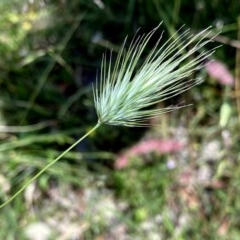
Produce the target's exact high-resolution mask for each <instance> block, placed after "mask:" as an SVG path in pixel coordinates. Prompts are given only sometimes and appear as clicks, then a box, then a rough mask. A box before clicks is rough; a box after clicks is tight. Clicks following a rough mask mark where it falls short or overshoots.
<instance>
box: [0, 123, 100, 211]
mask: <svg viewBox="0 0 240 240" xmlns="http://www.w3.org/2000/svg"><path fill="white" fill-rule="evenodd" d="M100 125H101V123H99V122H98V123H97V124H96V125H95V126H94V127H93V128H92V129H91V130H90V131H88V132H87V133H86V134H85V135H84V136H82V137H81V138H79V139H78V140H77V141H76V142H75V143H73V144H72V145H71V146H70V147H69V148H68V149H66V150H65V151H64V152H63V153H61V154H60V155H59V156H58V157H57V158H55V159H54V160H53V161H52V162H50V163H49V164H47V165H46V166H45V167H44V168H43V169H41V170H40V171H39V172H38V173H37V174H36V175H35V176H34V177H32V178H31V179H30V180H28V181H27V182H26V183H25V184H24V185H23V186H22V187H21V188H20V189H19V190H18V191H17V192H16V193H15V194H14V195H12V196H11V197H10V198H9V199H8V200H7V201H5V202H4V203H2V204H1V205H0V209H1V208H2V207H4V206H6V205H7V204H9V203H10V202H12V201H13V200H14V199H15V198H16V197H17V196H18V195H19V194H20V193H22V192H23V191H24V190H25V189H26V187H27V186H28V185H30V184H31V183H32V182H33V181H35V180H36V179H37V178H38V177H39V176H40V175H42V174H43V173H44V172H45V171H46V170H47V169H48V168H50V167H51V166H52V165H53V164H55V163H56V162H57V161H58V160H60V159H61V158H62V157H63V156H64V155H65V154H67V153H68V152H69V151H70V150H71V149H73V148H74V147H75V146H76V145H77V144H78V143H80V142H81V141H82V140H83V139H85V138H86V137H87V136H89V135H90V134H91V133H92V132H94V131H95V130H96V129H97V128H99V127H100Z"/></svg>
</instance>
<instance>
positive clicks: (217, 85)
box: [0, 0, 240, 240]
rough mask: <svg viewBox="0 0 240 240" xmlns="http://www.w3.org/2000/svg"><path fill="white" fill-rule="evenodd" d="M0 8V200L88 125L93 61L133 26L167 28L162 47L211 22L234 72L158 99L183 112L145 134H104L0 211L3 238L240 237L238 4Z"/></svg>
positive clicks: (51, 2) (96, 64) (221, 0)
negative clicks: (173, 37) (176, 34)
mask: <svg viewBox="0 0 240 240" xmlns="http://www.w3.org/2000/svg"><path fill="white" fill-rule="evenodd" d="M0 13H1V14H0V86H1V88H0V91H1V94H0V141H1V144H0V199H1V201H4V200H6V199H7V198H8V197H9V196H11V194H13V193H14V192H15V191H16V190H17V189H19V187H20V186H21V185H22V184H23V182H24V181H26V180H27V179H29V178H31V176H33V175H34V174H35V173H36V172H38V170H39V169H41V168H42V167H43V166H45V165H46V164H47V163H48V162H50V161H52V160H53V159H54V158H55V157H56V156H58V155H59V154H60V153H61V152H62V150H64V149H66V148H67V147H68V146H69V145H70V144H71V143H73V142H74V141H75V140H76V139H77V138H79V137H80V136H81V135H82V134H83V133H85V132H86V131H87V130H88V129H89V128H91V126H93V124H95V122H96V115H95V111H94V106H93V99H92V83H94V82H95V81H96V75H97V74H96V73H97V71H99V69H100V64H101V57H102V53H104V52H105V51H106V49H112V50H113V51H114V52H118V50H119V48H120V46H121V44H122V42H123V40H124V38H125V37H126V36H127V35H128V36H129V37H132V36H133V35H134V33H135V32H136V30H137V29H138V28H140V27H141V30H140V32H148V31H149V30H151V29H153V28H154V27H155V26H156V25H158V24H159V22H161V21H163V24H162V27H161V29H162V30H164V37H163V41H164V40H165V39H167V38H169V36H171V35H172V34H173V33H174V32H176V31H177V30H178V29H179V28H180V27H181V26H182V25H184V28H191V30H192V31H193V32H198V31H200V30H202V29H205V28H206V27H208V26H210V25H211V26H212V27H213V32H221V33H220V34H219V35H218V37H217V38H216V42H215V43H213V44H212V46H209V47H215V46H217V45H220V44H221V45H222V46H221V48H218V49H217V51H216V52H215V53H214V56H213V57H214V58H215V59H216V60H217V61H218V62H221V64H222V65H221V67H222V68H224V69H225V68H227V69H229V72H227V70H226V69H225V70H224V71H225V72H227V73H228V74H229V75H230V76H231V75H232V76H234V74H236V79H235V83H234V84H233V83H232V82H231V81H230V82H224V78H223V80H221V76H220V78H219V76H218V77H216V74H215V75H214V74H212V72H211V71H208V69H202V70H201V71H199V72H197V73H196V74H197V75H198V76H199V75H200V76H202V77H203V79H204V83H203V84H201V85H200V86H196V87H195V88H194V89H192V90H191V91H189V92H188V93H187V94H184V95H182V96H180V97H178V98H174V99H172V100H171V101H170V102H167V103H164V104H163V106H164V105H168V104H178V103H180V102H183V101H184V102H185V103H193V106H191V107H188V108H185V109H181V110H179V111H177V112H172V113H169V114H165V115H163V116H162V117H161V118H160V119H157V120H156V123H157V124H156V125H154V126H153V127H150V128H145V129H142V128H141V129H139V128H137V129H135V128H130V129H129V128H123V127H109V126H104V127H101V128H100V129H99V130H97V132H96V133H95V134H93V135H91V136H90V137H89V138H88V139H87V140H85V141H84V142H82V143H81V144H79V145H78V147H77V148H76V149H75V150H74V151H72V152H71V153H68V154H67V155H66V156H65V157H64V158H63V159H62V160H61V161H60V162H58V163H57V164H56V165H55V166H53V167H51V168H50V169H49V170H48V171H47V172H46V173H45V174H44V175H42V176H41V177H40V178H39V179H38V181H36V182H34V184H32V185H30V186H29V187H28V188H27V189H26V191H25V193H24V195H22V196H20V197H18V198H17V199H16V200H15V201H14V202H12V203H11V204H10V205H8V206H6V207H5V208H3V209H1V210H0V214H1V217H0V239H7V240H8V239H9V240H10V239H20V240H21V239H34V240H35V239H42V240H45V239H61V240H65V239H87V240H88V239H150V240H155V239H177V240H181V239H194V240H195V239H196V240H198V239H223V240H224V239H239V235H240V230H239V229H240V219H239V214H240V197H239V196H240V154H239V150H240V146H239V142H240V135H239V119H240V100H239V99H240V97H239V91H240V86H239V79H240V74H239V69H240V55H239V54H240V53H239V49H240V20H239V19H240V16H239V13H240V6H239V3H238V1H234V0H230V1H229V0H212V1H208V0H194V1H188V0H168V1H165V0H145V1H144V0H129V1H120V0H104V1H103V0H79V1H77V0H72V1H67V0H31V1H30V0H28V1H27V0H22V1H18V0H1V2H0ZM159 35H160V33H159ZM153 44H154V42H153ZM222 68H221V69H220V70H219V69H218V68H217V67H216V70H217V72H220V73H221V71H222ZM224 71H223V72H224ZM225 72H224V73H225ZM220 75H221V74H220ZM222 75H224V74H222ZM194 77H195V76H193V78H194ZM222 77H223V76H222ZM237 106H238V107H237ZM154 141H157V143H158V144H157V146H158V148H156V147H155V148H154V147H152V145H151V144H152V143H153V142H154ZM144 144H145V145H144ZM132 146H133V147H132ZM139 146H140V147H139ZM142 146H145V151H141V147H142ZM134 149H135V150H134ZM136 149H140V151H137V150H136ZM154 149H155V150H154ZM153 150H154V151H153ZM138 152H141V153H142V154H137V153H138ZM124 154H125V155H124ZM122 159H125V163H124V164H122V162H121V161H122ZM126 159H127V160H126ZM126 161H127V162H126ZM121 164H122V165H121Z"/></svg>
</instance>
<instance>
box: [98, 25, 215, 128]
mask: <svg viewBox="0 0 240 240" xmlns="http://www.w3.org/2000/svg"><path fill="white" fill-rule="evenodd" d="M158 28H159V26H158V27H156V28H155V29H153V30H152V31H151V32H149V33H148V34H146V35H140V36H137V35H135V37H134V38H133V40H132V42H131V44H130V46H129V47H128V48H127V49H126V50H125V43H126V40H125V42H124V44H123V46H122V48H121V49H120V51H119V53H118V55H117V58H116V61H115V63H114V64H112V57H111V56H110V57H109V63H108V64H107V58H106V55H104V56H103V59H102V65H101V74H100V83H99V84H97V85H96V87H95V89H94V103H95V108H96V111H97V115H98V122H99V124H108V125H124V126H144V125H146V124H147V121H148V120H149V119H150V118H154V117H156V116H158V115H160V114H163V113H165V112H168V111H172V110H174V109H176V108H179V106H169V107H166V108H160V109H156V108H154V107H153V105H154V104H156V103H158V102H161V101H164V100H166V99H168V98H171V97H173V96H176V95H178V94H180V93H182V92H184V91H186V90H188V89H189V88H191V87H192V86H194V85H196V84H198V83H199V82H200V81H201V80H200V79H194V80H191V81H187V78H188V77H189V76H191V75H192V74H193V72H194V71H196V70H198V69H200V68H201V67H202V66H203V62H204V60H205V59H207V58H208V57H209V56H210V55H211V54H212V52H213V50H211V51H204V50H203V46H205V45H206V44H207V43H208V42H210V41H211V40H212V39H210V40H209V39H208V40H205V39H206V37H207V36H208V35H209V34H210V33H209V31H208V29H205V30H204V31H202V32H200V33H198V34H196V35H191V34H190V33H189V30H186V31H184V32H183V33H181V34H180V35H178V32H176V34H175V35H173V36H172V37H171V38H170V39H169V40H168V41H166V42H165V43H163V44H162V45H160V40H161V37H160V38H159V40H158V42H157V43H156V45H155V46H154V47H153V49H152V50H151V51H150V53H149V54H148V55H147V56H146V58H145V60H144V61H143V63H141V65H140V60H142V55H143V52H144V49H145V48H146V46H147V44H148V42H149V40H150V39H151V37H152V35H153V34H154V33H155V32H156V30H157V29H158ZM199 50H201V52H200V51H199ZM196 52H198V55H196V56H195V53H196ZM190 56H191V59H190V58H189V57H190ZM188 59H190V60H188ZM187 60H188V61H187Z"/></svg>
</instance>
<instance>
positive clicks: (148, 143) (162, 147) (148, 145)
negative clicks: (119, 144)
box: [115, 139, 184, 169]
mask: <svg viewBox="0 0 240 240" xmlns="http://www.w3.org/2000/svg"><path fill="white" fill-rule="evenodd" d="M183 146H184V144H183V143H181V142H179V141H177V140H173V139H165V140H158V139H150V140H145V141H142V142H140V143H137V144H136V145H134V146H132V147H131V148H130V149H128V150H127V151H125V152H124V153H123V154H121V155H120V156H119V157H118V158H117V160H116V162H115V168H117V169H121V168H124V167H126V166H127V164H128V162H129V161H128V160H129V158H130V157H131V156H135V155H140V154H147V153H149V152H157V153H160V154H161V153H170V152H176V151H179V150H180V149H182V148H183Z"/></svg>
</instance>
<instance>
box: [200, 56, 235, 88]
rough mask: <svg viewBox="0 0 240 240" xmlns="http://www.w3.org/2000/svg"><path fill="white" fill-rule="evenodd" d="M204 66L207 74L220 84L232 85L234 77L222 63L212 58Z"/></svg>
mask: <svg viewBox="0 0 240 240" xmlns="http://www.w3.org/2000/svg"><path fill="white" fill-rule="evenodd" d="M205 68H206V71H207V73H208V74H209V76H211V77H212V78H214V79H216V80H217V81H218V82H219V83H220V84H223V85H233V83H234V77H233V76H232V74H231V73H230V72H229V70H228V69H227V67H226V66H225V65H224V64H223V63H221V62H219V61H216V60H214V61H212V62H208V63H207V64H206V66H205Z"/></svg>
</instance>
